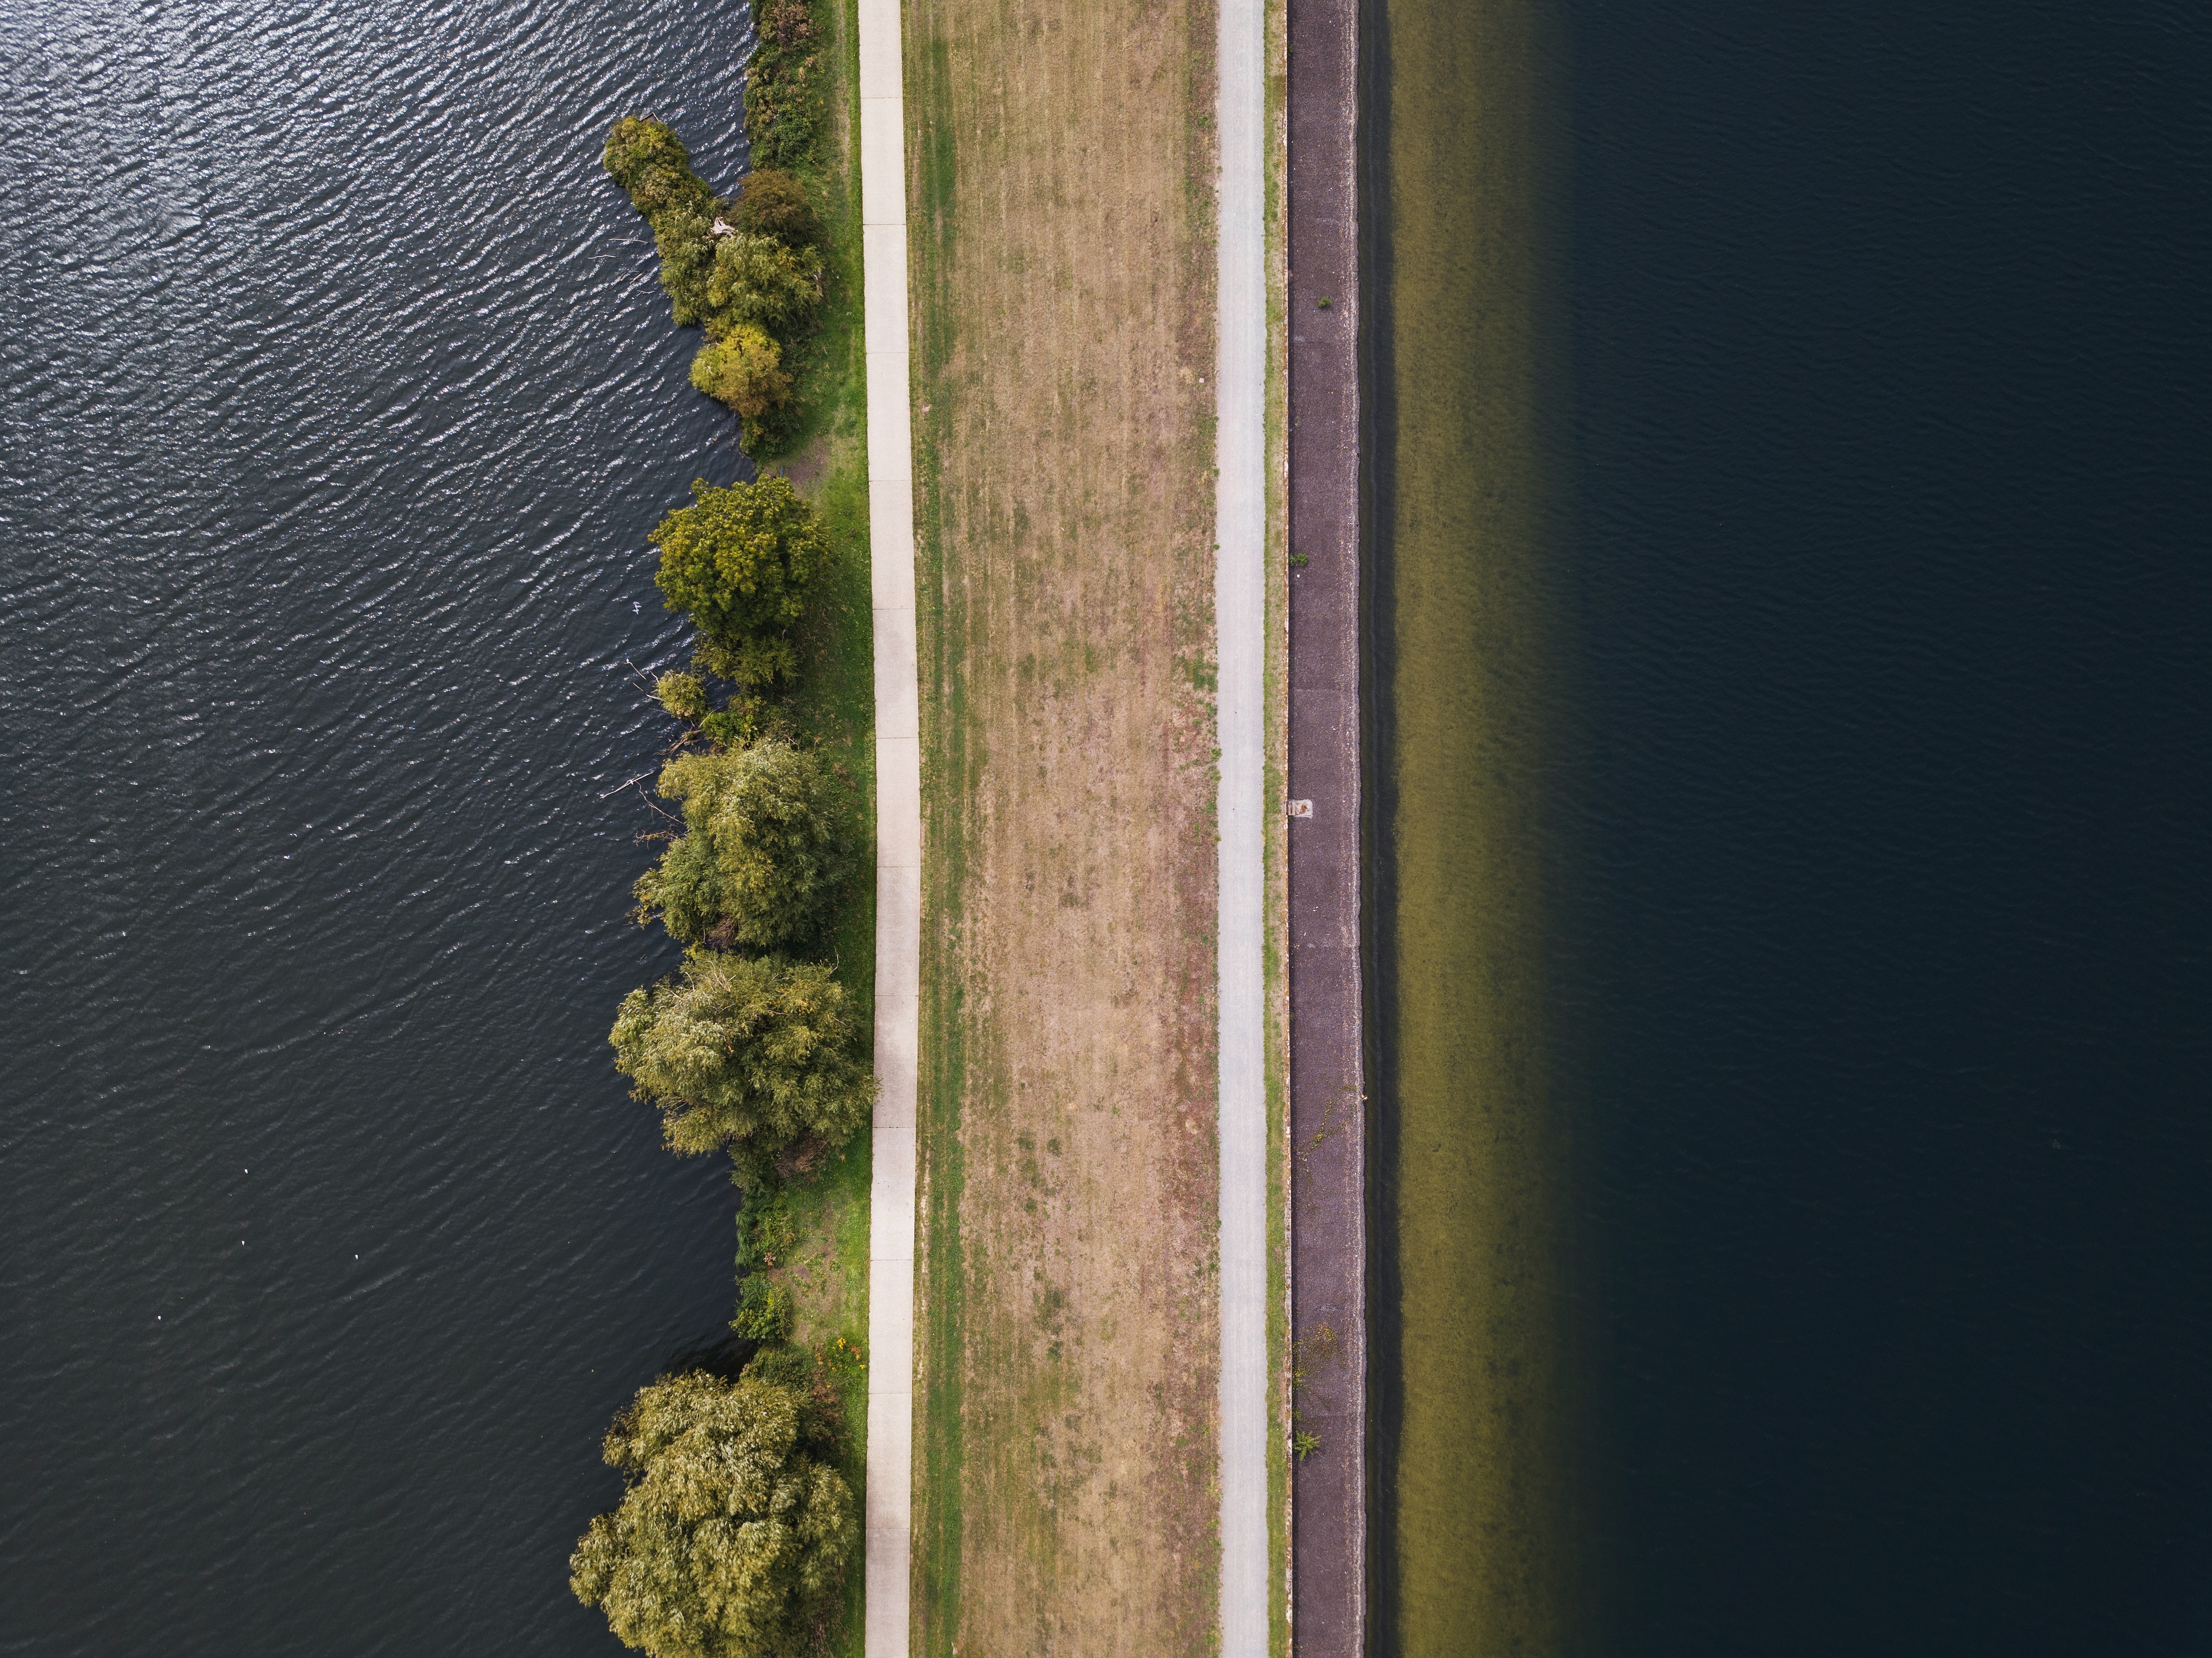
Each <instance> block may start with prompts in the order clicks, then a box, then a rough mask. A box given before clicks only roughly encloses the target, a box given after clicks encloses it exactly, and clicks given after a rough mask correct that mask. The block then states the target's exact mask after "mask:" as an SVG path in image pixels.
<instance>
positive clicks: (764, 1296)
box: [730, 1272, 798, 1341]
mask: <svg viewBox="0 0 2212 1658" xmlns="http://www.w3.org/2000/svg"><path fill="white" fill-rule="evenodd" d="M797 1316H798V1309H797V1308H796V1307H794V1306H793V1303H792V1299H791V1291H790V1289H789V1288H788V1287H787V1285H784V1284H779V1283H777V1282H776V1281H775V1279H774V1278H763V1277H762V1276H761V1274H759V1273H758V1272H755V1273H754V1274H752V1275H751V1276H750V1278H744V1279H743V1280H742V1281H741V1282H740V1283H739V1284H738V1315H737V1316H736V1317H735V1318H733V1319H732V1320H731V1321H730V1327H731V1328H732V1330H735V1331H736V1332H737V1333H738V1334H739V1335H741V1336H744V1337H745V1338H747V1339H750V1340H753V1341H788V1340H790V1339H791V1327H792V1324H793V1321H795V1320H796V1318H797Z"/></svg>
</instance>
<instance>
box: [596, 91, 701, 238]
mask: <svg viewBox="0 0 2212 1658" xmlns="http://www.w3.org/2000/svg"><path fill="white" fill-rule="evenodd" d="M600 160H601V161H604V162H605V164H606V169H607V171H608V172H609V173H612V174H613V175H614V180H615V182H616V183H617V184H618V185H621V186H622V187H623V189H624V190H626V191H629V198H630V202H631V204H632V205H633V206H635V208H636V209H637V210H638V211H639V212H641V213H642V214H644V215H645V216H646V217H647V218H648V219H650V218H653V217H654V216H657V215H658V214H659V213H661V212H662V211H664V210H666V209H668V208H671V207H687V208H689V209H690V210H691V211H692V212H694V213H696V214H697V215H699V216H700V217H701V218H702V219H711V218H712V217H714V192H713V191H710V190H708V188H707V185H706V183H705V181H704V180H703V179H701V178H700V177H699V175H698V174H697V173H695V172H693V171H692V170H691V152H690V150H688V149H684V141H683V140H682V139H681V138H679V137H677V136H676V133H675V131H674V130H673V129H672V128H671V127H670V126H669V125H667V123H665V122H664V121H656V120H653V119H652V118H649V117H643V116H636V115H625V116H624V117H623V118H622V119H620V120H619V121H617V122H616V123H615V124H614V126H613V128H612V129H611V131H609V132H608V133H607V143H606V148H605V150H604V151H602V152H601V155H600Z"/></svg>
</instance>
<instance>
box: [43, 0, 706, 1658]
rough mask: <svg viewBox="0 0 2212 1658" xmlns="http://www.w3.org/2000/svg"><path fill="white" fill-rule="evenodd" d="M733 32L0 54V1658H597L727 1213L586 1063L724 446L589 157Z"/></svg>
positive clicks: (183, 15) (688, 23)
mask: <svg viewBox="0 0 2212 1658" xmlns="http://www.w3.org/2000/svg"><path fill="white" fill-rule="evenodd" d="M747 27H748V25H747V21H746V15H745V13H744V10H743V9H742V8H740V7H738V6H736V5H702V4H692V3H688V0H678V3H673V4H663V5H655V6H650V7H645V8H639V7H635V6H629V5H622V6H615V5H606V4H602V3H596V0H560V3H557V4H556V3H541V0H464V3H459V4H450V5H441V6H433V7H424V6H420V5H400V4H393V3H388V0H362V3H357V4H353V5H349V6H344V7H335V8H334V7H305V8H302V7H296V6H293V7H286V6H277V5H271V4H268V3H265V0H243V3H235V4H226V5H214V4H209V3H204V0H152V3H148V4H133V5H122V4H116V3H105V0H23V3H19V4H16V5H13V6H10V7H9V8H8V9H6V11H5V13H4V15H0V77H4V85H5V95H4V98H0V126H4V129H5V132H6V152H7V156H8V184H7V186H6V191H5V196H4V211H0V266H4V270H5V279H6V282H7V291H8V296H9V306H8V312H9V314H8V326H7V328H6V330H5V331H4V335H0V363H4V375H0V387H4V392H0V397H3V398H4V401H0V764H4V767H5V774H4V787H0V860H4V861H0V895H4V897H0V903H4V909H0V981H4V982H5V984H6V985H7V986H8V987H9V991H8V1004H7V1005H8V1014H9V1017H8V1018H7V1020H6V1022H5V1024H4V1026H0V1079H4V1080H0V1399H4V1400H5V1401H6V1403H5V1406H4V1408H0V1466H4V1467H5V1468H6V1469H7V1475H6V1480H5V1486H6V1491H7V1494H8V1501H7V1503H6V1504H5V1511H4V1514H0V1582H4V1585H5V1587H4V1588H0V1649H4V1650H6V1651H8V1652H10V1653H22V1654H27V1655H29V1654H37V1655H47V1654H52V1655H60V1654H64V1653H67V1654H100V1653H120V1652H131V1651H155V1650H159V1651H163V1652H171V1653H177V1654H195V1655H210V1658H213V1655H225V1658H229V1655H237V1654H242V1653H252V1654H280V1653H316V1654H349V1653H372V1652H374V1653H404V1654H409V1655H416V1654H426V1655H427V1654H440V1653H447V1654H455V1655H459V1654H481V1653H489V1652H500V1653H510V1652H513V1653H520V1652H530V1653H557V1652H595V1653H599V1652H607V1651H611V1650H614V1649H615V1643H614V1642H613V1641H612V1640H611V1637H609V1636H608V1634H607V1632H606V1628H605V1623H604V1621H603V1620H602V1619H600V1618H599V1615H598V1614H597V1613H595V1612H588V1611H586V1609H584V1608H583V1607H580V1606H578V1605H576V1604H575V1602H574V1600H572V1599H571V1598H570V1597H569V1595H568V1589H567V1568H566V1560H567V1555H568V1549H569V1547H570V1546H572V1544H573V1542H574V1539H575V1536H576V1534H577V1533H579V1532H580V1530H581V1529H582V1528H583V1527H584V1525H585V1524H586V1521H588V1520H589V1518H590V1516H591V1515H592V1513H593V1512H594V1511H595V1510H597V1509H601V1508H604V1507H606V1506H608V1504H609V1503H610V1501H611V1498H612V1497H613V1495H614V1493H615V1492H616V1491H617V1489H618V1485H617V1480H616V1478H615V1476H614V1475H613V1474H612V1473H611V1472H610V1471H609V1470H607V1469H606V1468H605V1467H602V1466H601V1465H600V1464H599V1460H598V1455H597V1453H598V1447H599V1437H600V1436H601V1435H602V1434H603V1433H604V1431H605V1427H606V1424H607V1422H608V1420H609V1418H611V1415H612V1414H613V1412H615V1410H616V1409H617V1406H619V1405H620V1404H621V1403H622V1402H623V1401H624V1400H626V1399H627V1398H628V1397H629V1394H630V1393H631V1392H632V1391H633V1390H634V1389H635V1388H636V1387H637V1386H638V1385H639V1384H640V1383H641V1382H644V1381H646V1380H647V1379H649V1378H650V1377H651V1376H653V1374H654V1373H655V1372H656V1371H657V1370H659V1369H660V1368H661V1366H662V1364H663V1363H664V1362H665V1359H666V1358H667V1357H669V1356H670V1354H671V1352H672V1351H678V1350H680V1349H683V1348H684V1347H687V1346H689V1345H692V1344H693V1343H695V1342H696V1341H697V1340H698V1339H701V1338H702V1337H705V1336H708V1335H711V1334H713V1333H717V1332H719V1330H720V1327H721V1322H722V1321H723V1320H724V1319H726V1317H727V1316H728V1313H729V1305H730V1301H731V1288H730V1284H731V1272H732V1235H731V1218H732V1214H733V1212H734V1196H735V1194H734V1193H733V1192H732V1190H731V1188H730V1187H729V1185H728V1183H727V1180H726V1174H725V1172H724V1169H723V1167H722V1166H721V1165H720V1163H719V1162H718V1161H709V1160H704V1159H702V1160H700V1161H698V1162H694V1163H685V1162H683V1161H680V1160H678V1159H676V1158H674V1157H670V1156H669V1155H668V1154H667V1153H666V1152H665V1151H662V1150H661V1149H660V1146H659V1135H658V1125H657V1123H656V1121H654V1120H653V1117H652V1114H650V1113H649V1112H648V1111H647V1109H646V1108H643V1107H641V1106H637V1105H635V1104H633V1103H631V1102H629V1100H628V1098H627V1097H626V1095H625V1090H624V1089H623V1085H622V1084H621V1082H620V1080H619V1079H618V1078H617V1077H616V1076H615V1074H614V1072H613V1068H612V1066H611V1055H610V1051H609V1049H608V1048H607V1046H606V1041H605V1033H606V1029H607V1027H608V1025H609V1023H611V1018H612V1016H613V1011H614V1008H615V1005H616V1003H617V1001H618V999H620V997H621V995H622V993H623V992H624V991H625V990H627V989H629V987H632V986H635V985H636V984H639V983H641V982H644V981H647V980H648V979H650V978H651V977H653V976H654V975H656V974H658V973H659V972H660V971H663V970H665V968H666V967H668V966H669V965H671V954H672V952H671V950H669V949H668V947H667V946H666V944H665V940H664V939H662V938H659V935H658V934H657V933H650V934H649V933H647V932H640V931H638V930H636V929H635V928H633V927H632V926H629V924H628V921H627V920H626V912H627V910H628V908H629V905H628V900H627V889H628V885H629V881H630V880H631V878H633V877H634V876H635V873H636V872H637V871H638V870H639V869H640V868H641V866H642V865H644V863H645V862H646V861H647V856H648V853H649V850H650V849H649V848H647V847H640V846H638V845H635V844H634V841H633V836H634V835H635V833H636V832H637V831H638V830H639V829H641V827H644V826H646V825H647V824H648V823H653V821H654V820H653V819H652V817H651V815H650V813H648V812H647V810H646V809H645V807H644V805H642V804H641V803H640V802H639V801H638V800H637V799H636V797H635V792H630V793H623V792H621V791H620V790H619V787H618V786H620V785H621V784H623V782H624V781H625V780H628V779H629V778H631V777H633V776H634V775H635V774H638V773H641V772H644V771H646V770H647V769H648V768H650V767H651V766H652V765H653V759H654V756H655V754H656V752H657V750H659V745H660V744H661V742H662V741H663V740H664V738H665V732H664V729H663V720H662V719H661V717H660V716H659V714H657V713H655V712H651V711H648V710H647V708H646V706H645V703H646V699H645V697H644V695H643V694H642V692H641V689H640V688H639V687H638V685H637V683H636V682H635V679H634V677H632V676H631V674H630V671H629V665H630V664H633V663H635V665H638V666H640V667H641V668H651V667H652V666H653V665H655V663H656V662H658V661H659V660H660V659H663V658H664V657H665V656H666V655H667V654H669V653H671V652H673V651H674V650H676V649H677V648H678V643H677V640H676V636H675V631H674V629H673V627H672V625H671V618H670V617H669V616H667V615H666V613H665V611H664V610H662V609H661V606H660V604H659V600H658V596H657V595H656V594H655V592H654V591H653V586H652V583H651V580H650V576H651V568H652V567H651V561H650V550H649V549H648V548H647V546H646V544H645V536H646V532H647V529H648V528H649V527H650V525H652V523H653V521H654V519H656V518H657V517H658V516H659V513H661V512H662V511H663V510H664V509H665V507H668V506H670V505H672V504H678V503H680V502H682V501H684V499H685V489H686V486H687V485H688V484H689V483H690V481H691V479H692V478H693V477H696V476H698V475H701V474H702V473H703V474H705V475H706V476H708V477H712V478H714V479H715V480H716V481H718V482H727V481H728V480H729V478H730V477H732V474H733V472H734V471H735V469H736V467H737V465H738V458H737V455H736V453H735V451H734V449H733V448H732V446H731V445H730V442H729V436H730V431H729V425H728V422H726V419H725V418H724V417H720V416H717V414H716V413H715V412H714V410H713V408H712V405H710V404H708V403H707V402H706V401H705V400H704V399H702V398H699V397H697V396H696V394H695V393H693V392H691V391H690V387H689V386H688V385H687V384H686V380H685V369H686V364H687V359H688V354H689V350H690V345H689V343H687V340H686V338H685V337H683V336H680V335H678V333H677V332H676V331H674V330H673V329H672V328H671V326H670V325H669V321H668V313H667V306H666V303H665V300H664V299H663V298H662V296H661V295H660V293H659V288H658V286H657V284H656V282H655V281H654V276H653V271H654V263H653V249H652V245H651V241H650V239H649V237H648V236H647V234H646V232H645V229H644V227H643V225H642V223H641V222H640V221H639V220H638V218H637V216H635V214H634V213H633V212H632V211H631V210H630V208H629V205H628V203H626V202H625V201H624V200H623V197H622V196H621V195H620V193H619V192H618V191H616V190H615V189H614V187H613V186H612V185H611V184H609V183H608V182H607V181H606V179H605V178H604V176H603V175H602V174H601V173H600V171H599V144H600V141H601V138H602V137H603V136H604V134H605V129H606V127H607V125H608V124H609V122H610V121H611V118H613V117H614V116H615V115H616V114H617V113H619V112H623V111H627V110H633V109H639V108H647V109H651V110H653V111H655V112H659V113H660V114H662V115H663V116H665V117H666V118H671V119H672V120H674V121H675V122H676V123H677V125H678V126H679V128H680V129H681V130H682V131H684V134H685V135H686V137H689V138H690V139H691V140H692V142H693V143H694V146H695V149H696V153H697V154H698V155H699V156H700V160H701V165H702V170H704V171H705V172H707V173H708V176H709V177H710V178H712V179H715V180H716V181H717V182H718V183H725V184H726V182H727V181H729V180H730V179H732V178H733V177H734V174H735V172H736V169H737V168H738V165H739V164H740V162H741V161H742V154H741V149H740V148H739V146H740V144H741V142H742V141H741V138H740V137H739V131H738V112H739V107H740V97H741V84H742V83H741V72H740V64H741V60H742V57H743V54H744V50H745V48H746V46H748V44H749V35H748V34H747V33H746V31H747Z"/></svg>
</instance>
